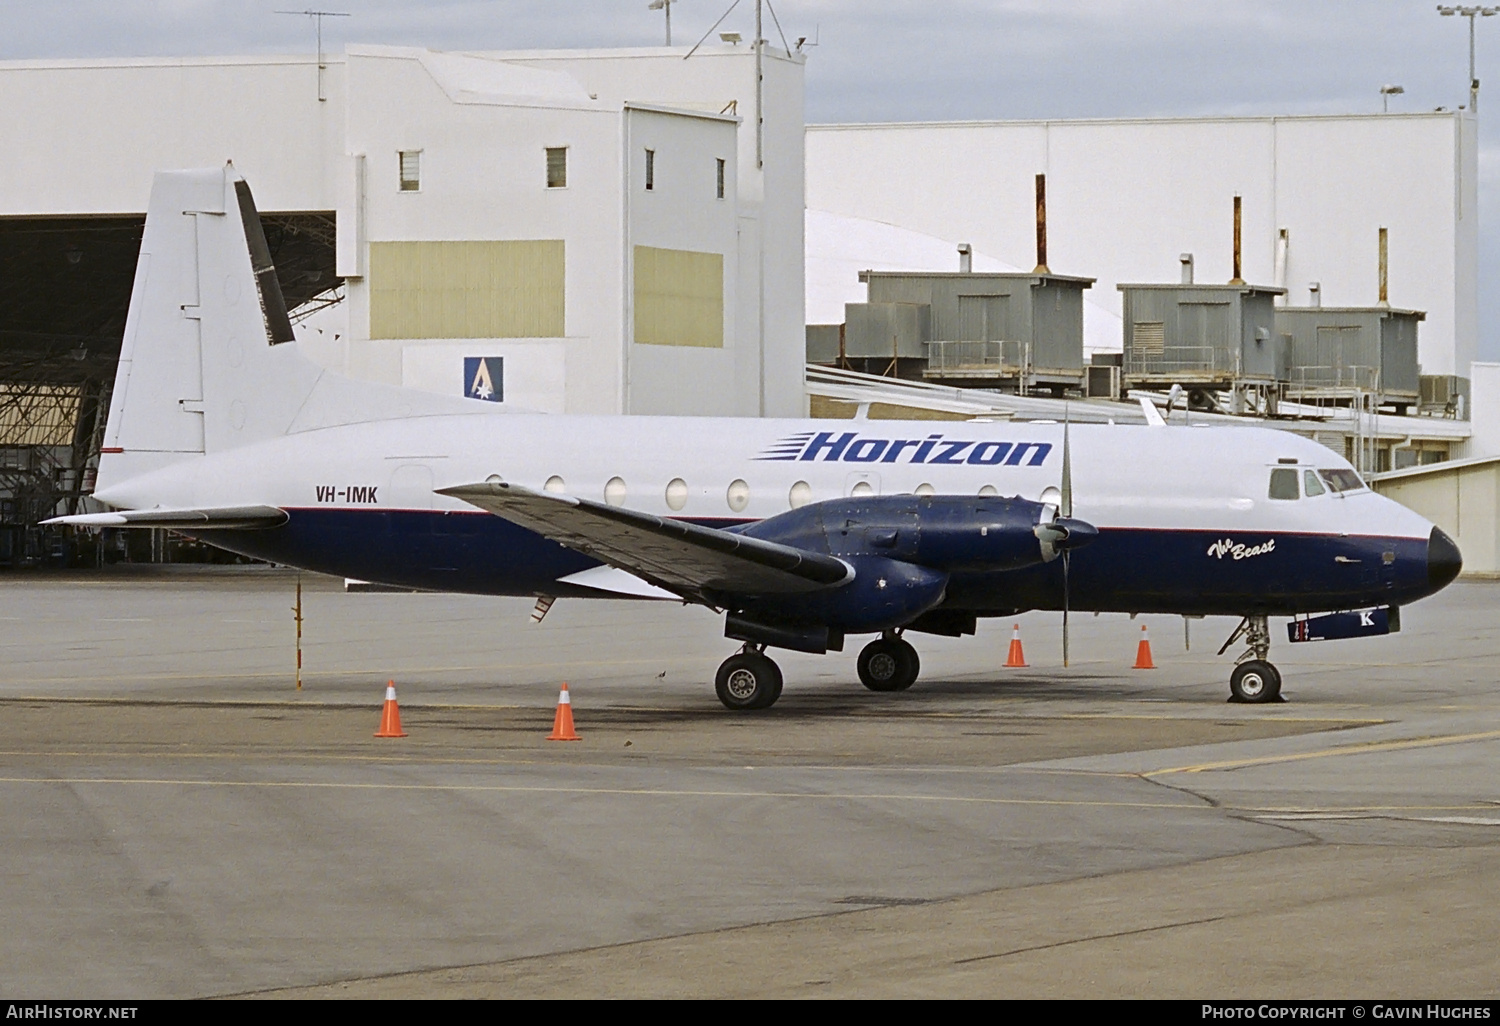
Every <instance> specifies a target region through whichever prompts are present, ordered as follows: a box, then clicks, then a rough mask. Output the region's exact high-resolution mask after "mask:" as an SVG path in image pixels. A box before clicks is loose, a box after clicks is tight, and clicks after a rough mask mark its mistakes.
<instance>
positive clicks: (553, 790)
mask: <svg viewBox="0 0 1500 1026" xmlns="http://www.w3.org/2000/svg"><path fill="white" fill-rule="evenodd" d="M0 784H117V785H127V784H134V785H138V786H151V787H266V788H305V789H308V790H334V791H469V792H497V793H517V794H578V795H592V794H597V795H622V796H634V797H647V798H812V799H818V800H835V801H851V800H854V801H861V800H862V801H872V800H873V801H911V802H938V803H953V804H959V805H1052V806H1077V807H1086V808H1108V809H1191V810H1198V811H1203V812H1218V811H1221V810H1219V809H1215V808H1214V807H1213V806H1211V805H1208V804H1206V803H1204V804H1199V803H1188V802H1109V801H1078V800H1069V799H1051V798H976V797H969V796H965V795H945V794H858V793H853V792H849V793H837V792H813V791H683V790H674V789H669V788H645V787H557V786H549V787H541V786H528V785H518V784H376V783H359V784H350V783H336V782H329V781H312V780H185V779H151V778H145V777H0Z"/></svg>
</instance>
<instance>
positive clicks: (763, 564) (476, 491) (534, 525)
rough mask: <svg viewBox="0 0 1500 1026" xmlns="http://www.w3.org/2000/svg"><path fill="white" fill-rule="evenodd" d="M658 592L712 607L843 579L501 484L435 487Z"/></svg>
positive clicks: (715, 538) (824, 564) (701, 531)
mask: <svg viewBox="0 0 1500 1026" xmlns="http://www.w3.org/2000/svg"><path fill="white" fill-rule="evenodd" d="M438 494H440V495H451V496H453V497H454V498H456V499H462V500H463V501H465V502H467V503H470V504H472V505H474V506H478V507H479V508H480V509H482V510H486V511H488V512H490V513H493V514H495V515H496V516H498V517H503V518H504V519H506V520H509V521H511V522H512V523H515V524H519V525H521V526H522V527H525V528H528V529H530V530H532V531H535V532H536V533H537V534H540V535H541V536H542V537H544V538H550V539H551V540H552V541H555V542H557V543H558V544H560V545H566V546H567V547H568V548H570V549H573V550H575V551H577V552H582V553H584V554H585V555H589V556H593V557H594V558H595V559H598V560H600V561H602V562H604V563H608V564H609V565H610V566H613V567H618V568H619V569H621V570H625V571H628V572H629V573H632V574H634V575H635V576H637V577H639V578H641V579H642V580H645V581H647V582H648V583H650V584H654V585H656V586H657V587H659V588H665V589H666V590H667V591H670V592H673V593H674V594H677V595H681V596H683V597H684V598H691V599H694V600H696V601H699V602H703V603H705V604H707V605H715V604H716V603H715V602H714V595H715V594H721V593H726V592H729V593H736V594H751V595H761V594H790V593H797V592H809V591H817V590H819V589H822V588H829V587H833V586H835V585H838V584H842V583H844V582H845V581H847V580H849V579H850V578H851V577H852V576H853V573H854V571H853V570H852V569H851V568H850V567H849V565H848V564H847V563H845V562H844V561H843V560H841V559H836V558H834V557H833V556H827V555H823V554H821V553H817V552H807V551H805V550H803V549H797V548H793V547H792V546H790V545H780V544H778V543H776V542H769V541H763V540H761V539H759V538H747V537H746V536H744V535H742V534H734V533H732V532H729V531H720V530H716V529H714V528H712V527H699V526H698V525H697V524H690V523H687V522H685V521H681V520H665V519H663V518H661V517H656V516H652V515H651V514H649V513H639V512H636V511H635V510H628V509H619V508H617V507H615V506H606V505H604V504H603V503H598V502H590V501H588V500H587V499H577V498H573V497H572V496H568V495H550V494H548V493H546V492H535V491H532V490H531V489H530V488H523V487H521V486H520V485H512V484H505V483H502V482H486V483H483V484H469V485H459V486H457V487H455V488H440V489H438Z"/></svg>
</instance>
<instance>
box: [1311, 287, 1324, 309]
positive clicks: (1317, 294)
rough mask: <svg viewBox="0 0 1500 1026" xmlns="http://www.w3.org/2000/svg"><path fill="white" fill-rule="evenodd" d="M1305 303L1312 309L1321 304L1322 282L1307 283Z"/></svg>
mask: <svg viewBox="0 0 1500 1026" xmlns="http://www.w3.org/2000/svg"><path fill="white" fill-rule="evenodd" d="M1307 305H1308V306H1310V307H1312V308H1313V309H1314V310H1316V309H1317V308H1318V307H1320V306H1322V305H1323V284H1322V282H1316V281H1310V282H1308V283H1307Z"/></svg>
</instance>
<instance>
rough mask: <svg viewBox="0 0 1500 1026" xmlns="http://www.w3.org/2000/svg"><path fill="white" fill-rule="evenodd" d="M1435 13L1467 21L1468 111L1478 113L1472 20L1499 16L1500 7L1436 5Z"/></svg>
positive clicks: (1477, 88)
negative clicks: (1459, 17) (1455, 16)
mask: <svg viewBox="0 0 1500 1026" xmlns="http://www.w3.org/2000/svg"><path fill="white" fill-rule="evenodd" d="M1437 12H1438V13H1439V14H1441V15H1442V16H1443V17H1445V18H1451V17H1453V16H1454V15H1455V14H1460V15H1463V16H1464V17H1465V18H1468V19H1469V110H1470V111H1471V112H1473V113H1478V111H1479V79H1478V78H1477V77H1475V74H1474V19H1475V18H1493V17H1494V16H1495V15H1496V14H1500V7H1450V6H1448V5H1447V4H1438V9H1437Z"/></svg>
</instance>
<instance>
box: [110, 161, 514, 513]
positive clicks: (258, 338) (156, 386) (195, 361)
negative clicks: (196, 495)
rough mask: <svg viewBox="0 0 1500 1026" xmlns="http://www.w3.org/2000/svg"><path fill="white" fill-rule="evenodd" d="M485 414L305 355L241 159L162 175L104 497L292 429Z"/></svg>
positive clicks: (117, 397) (115, 402) (116, 400)
mask: <svg viewBox="0 0 1500 1026" xmlns="http://www.w3.org/2000/svg"><path fill="white" fill-rule="evenodd" d="M481 412H484V413H489V412H503V411H501V410H498V409H496V404H493V403H480V402H474V401H471V400H467V399H464V398H463V397H461V396H445V395H436V394H431V393H424V392H417V391H414V390H410V389H404V388H399V387H397V386H393V385H383V384H377V383H374V382H363V381H354V380H352V379H349V378H345V377H343V376H342V375H340V374H337V373H334V372H332V371H328V370H325V369H324V368H323V367H321V366H319V365H318V364H316V363H314V362H313V361H312V360H310V359H308V358H307V357H306V356H305V355H304V354H303V353H302V352H301V350H300V348H299V347H298V345H297V344H296V342H295V340H294V339H293V336H292V325H291V320H290V318H289V317H288V315H287V307H286V301H285V299H284V298H283V296H282V292H281V285H280V283H279V281H278V280H277V277H276V268H275V266H274V265H273V263H272V260H271V252H270V247H269V246H267V244H266V237H265V233H264V231H263V230H262V228H261V223H260V215H259V214H258V213H257V212H256V209H255V200H254V199H253V198H252V197H251V194H250V186H249V184H248V183H247V182H246V181H245V179H244V178H242V177H241V176H240V174H239V172H238V171H236V170H235V168H234V166H233V165H232V164H226V165H225V166H224V167H222V168H210V169H206V170H190V171H161V172H158V173H157V175H156V178H155V180H154V181H153V183H152V187H151V202H150V206H149V208H148V210H147V213H146V229H145V233H144V235H143V237H142V239H141V256H140V261H139V262H138V263H137V265H136V273H135V285H134V288H133V290H132V292H131V296H130V313H129V315H128V317H127V318H126V322H125V338H124V342H123V345H122V347H121V351H120V364H119V369H118V370H117V371H116V373H115V388H114V394H113V397H112V398H111V401H110V410H109V421H108V424H107V425H106V427H105V433H104V444H103V450H102V453H101V455H100V460H99V475H98V486H97V487H96V488H95V492H94V494H95V496H96V497H98V498H100V499H101V500H103V501H105V502H108V501H109V489H110V488H111V487H112V486H113V485H115V484H118V483H120V482H122V481H125V480H129V479H131V478H135V477H138V476H140V475H142V474H146V473H150V472H151V471H154V470H157V469H159V468H161V467H164V466H166V465H168V464H172V463H177V462H180V461H182V460H186V459H191V458H194V457H197V456H201V455H204V454H206V453H215V452H221V451H224V450H227V449H235V448H238V447H240V446H245V445H252V444H254V443H256V442H262V441H266V440H269V439H272V438H276V437H279V436H281V435H284V434H288V433H290V432H296V431H304V430H315V429H317V428H321V427H333V426H336V425H340V424H352V423H360V422H364V421H373V420H384V419H388V418H391V417H408V416H423V415H429V416H430V415H439V414H444V415H451V414H464V413H469V414H477V413H481ZM505 412H508V411H505Z"/></svg>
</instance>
